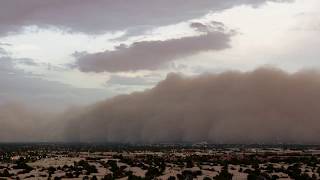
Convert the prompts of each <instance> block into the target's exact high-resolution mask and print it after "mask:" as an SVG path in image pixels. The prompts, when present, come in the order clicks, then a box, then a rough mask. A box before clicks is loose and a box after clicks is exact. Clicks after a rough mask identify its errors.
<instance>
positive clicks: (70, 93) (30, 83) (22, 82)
mask: <svg viewBox="0 0 320 180" xmlns="http://www.w3.org/2000/svg"><path fill="white" fill-rule="evenodd" d="M15 63H27V64H29V65H30V64H31V65H33V63H34V62H33V61H32V60H30V59H13V58H10V57H0V86H1V88H0V104H3V103H5V102H11V101H18V102H23V103H25V104H28V105H29V104H30V105H31V106H33V107H43V106H49V107H48V108H54V109H56V110H64V108H66V107H67V106H68V105H72V104H77V105H78V104H88V103H90V102H91V103H92V102H94V101H96V100H98V99H101V98H106V97H107V96H108V95H110V93H108V92H107V91H106V90H99V89H81V88H75V87H71V86H68V85H65V84H62V83H58V82H54V81H48V80H45V79H41V78H40V77H37V76H35V75H33V74H30V73H26V72H24V71H23V70H20V69H16V68H15V67H14V64H15ZM31 102H32V103H31Z"/></svg>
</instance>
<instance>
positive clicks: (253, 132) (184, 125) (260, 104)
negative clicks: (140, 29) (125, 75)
mask: <svg viewBox="0 0 320 180" xmlns="http://www.w3.org/2000/svg"><path fill="white" fill-rule="evenodd" d="M319 99H320V74H319V72H312V71H301V72H298V73H294V74H288V73H286V72H283V71H281V70H278V69H270V68H261V69H257V70H255V71H253V72H246V73H241V72H225V73H222V74H206V75H201V76H197V77H184V76H182V75H178V74H170V75H168V77H167V79H166V80H164V81H162V82H160V83H159V84H158V85H157V86H156V87H154V88H153V89H150V90H146V91H144V92H137V93H132V94H129V95H121V96H117V97H115V98H112V99H109V100H106V101H104V102H98V103H96V104H94V105H91V106H88V107H85V108H79V109H74V110H70V111H67V112H65V113H64V114H62V115H59V116H55V117H54V118H55V119H56V122H59V125H50V127H59V128H58V129H59V130H58V131H56V132H57V134H61V132H64V133H62V134H63V136H60V137H59V139H64V140H67V141H86V142H87V141H108V142H133V143H134V142H181V141H188V142H197V141H204V140H206V141H208V142H211V143H279V142H283V143H320V142H319V139H320V135H319V133H318V132H319V131H320V121H319V117H320V112H319V110H318V109H319V107H320V102H319ZM0 110H1V111H2V112H1V113H0V114H1V116H0V122H1V123H2V125H1V126H0V127H1V128H4V127H6V126H9V124H8V121H6V117H8V115H7V114H8V113H11V114H10V115H11V116H10V118H11V119H18V118H16V116H19V114H18V113H19V112H20V111H16V110H15V108H11V109H10V108H7V109H6V111H4V112H3V108H1V109H0ZM13 112H14V113H13ZM32 116H36V114H33V115H30V116H26V117H32ZM19 117H20V116H19ZM46 118H48V117H46ZM51 118H52V117H51ZM33 119H36V118H33ZM3 122H6V123H7V124H5V125H6V126H4V125H3ZM61 122H63V124H61ZM9 123H10V122H9ZM10 127H11V128H14V127H13V126H10ZM62 127H64V130H63V129H61V128H62ZM24 131H26V132H30V131H31V130H28V129H24ZM0 132H1V131H0ZM47 132H48V131H47V130H46V129H42V130H41V133H42V136H43V137H49V135H48V134H47ZM12 136H15V135H13V134H10V133H6V134H3V135H2V136H0V137H1V138H2V139H10V138H11V139H12ZM55 136H56V137H57V135H52V134H50V137H55ZM14 138H18V137H14ZM34 138H36V137H34Z"/></svg>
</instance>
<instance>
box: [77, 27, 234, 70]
mask: <svg viewBox="0 0 320 180" xmlns="http://www.w3.org/2000/svg"><path fill="white" fill-rule="evenodd" d="M200 26H201V27H200ZM191 27H193V28H195V29H196V30H198V31H201V32H205V33H204V34H201V35H198V36H191V37H183V38H180V39H169V40H164V41H160V40H159V41H141V42H135V43H133V44H132V45H130V46H118V47H116V50H113V51H109V50H107V51H105V52H101V53H95V54H85V55H82V56H80V57H78V61H77V64H78V66H79V68H80V70H82V71H85V72H88V71H93V72H103V71H108V72H121V71H136V70H146V69H147V70H153V69H157V68H159V67H161V66H164V65H166V64H167V63H168V62H170V61H173V60H175V59H178V58H182V57H186V56H189V55H193V54H195V53H199V52H203V51H210V50H222V49H226V48H228V47H229V41H230V36H231V35H232V34H231V33H227V32H224V29H223V28H224V26H223V24H222V23H221V24H219V26H216V25H215V24H214V26H213V27H211V25H209V26H208V25H204V24H201V23H192V24H191ZM220 30H222V31H220Z"/></svg>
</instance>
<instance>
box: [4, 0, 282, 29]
mask: <svg viewBox="0 0 320 180" xmlns="http://www.w3.org/2000/svg"><path fill="white" fill-rule="evenodd" d="M266 1H267V0H200V1H194V0H161V1H158V0H135V1H132V0H117V1H114V0H95V1H88V0H67V1H65V0H46V1H43V0H28V1H25V0H2V1H1V2H0V34H2V35H4V34H7V33H9V32H17V31H19V30H21V28H22V27H24V26H30V25H36V26H40V27H49V26H55V27H59V28H67V29H70V30H72V31H78V32H88V33H101V32H105V31H108V30H118V29H126V28H129V27H133V26H146V25H148V26H150V25H151V26H152V25H159V24H170V23H174V22H177V21H183V20H186V19H190V18H194V17H196V16H199V15H203V14H205V13H207V12H208V11H209V10H213V11H218V10H223V9H226V8H230V7H233V6H236V5H241V4H250V5H259V4H261V3H264V2H266ZM271 1H282V0H271Z"/></svg>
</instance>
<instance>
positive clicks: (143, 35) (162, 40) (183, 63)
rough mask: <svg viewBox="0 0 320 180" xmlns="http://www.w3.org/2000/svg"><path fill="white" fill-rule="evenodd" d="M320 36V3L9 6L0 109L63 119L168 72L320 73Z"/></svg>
mask: <svg viewBox="0 0 320 180" xmlns="http://www.w3.org/2000/svg"><path fill="white" fill-rule="evenodd" d="M319 35H320V1H319V0H199V1H194V0H161V1H160V0H158V1H155V0H134V1H133V0H117V1H114V0H95V1H87V0H68V1H65V0H46V1H43V0H2V1H1V2H0V85H1V88H0V105H3V106H6V105H7V104H10V103H18V104H23V105H27V106H29V107H36V108H37V107H41V108H44V107H45V108H46V109H51V110H55V111H56V110H57V111H61V110H65V109H67V108H70V107H78V106H84V105H89V104H92V103H96V102H98V101H102V100H105V99H109V98H112V97H115V96H117V95H120V94H128V93H132V92H136V91H144V90H147V89H150V88H153V87H157V84H158V83H159V82H161V81H162V80H164V79H166V78H167V75H168V74H169V73H176V74H183V75H187V76H199V75H200V76H201V75H203V74H219V73H224V72H230V71H234V70H235V71H239V72H243V73H245V72H252V71H254V70H256V69H259V68H261V67H274V68H278V69H279V70H282V71H283V73H296V72H300V71H301V70H306V69H308V70H310V69H311V70H318V69H319V68H320V61H319V60H318V58H319V57H320V51H319V50H318V48H319V47H320V36H319ZM271 74H272V73H271ZM160 84H161V83H160Z"/></svg>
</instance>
